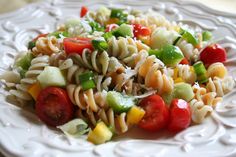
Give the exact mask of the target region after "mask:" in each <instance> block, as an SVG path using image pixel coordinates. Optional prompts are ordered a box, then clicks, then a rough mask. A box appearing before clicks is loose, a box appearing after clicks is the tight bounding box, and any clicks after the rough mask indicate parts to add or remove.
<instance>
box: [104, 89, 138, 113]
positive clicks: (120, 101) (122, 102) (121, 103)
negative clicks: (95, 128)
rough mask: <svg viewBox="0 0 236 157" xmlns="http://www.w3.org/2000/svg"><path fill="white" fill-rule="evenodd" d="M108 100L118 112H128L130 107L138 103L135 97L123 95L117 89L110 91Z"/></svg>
mask: <svg viewBox="0 0 236 157" xmlns="http://www.w3.org/2000/svg"><path fill="white" fill-rule="evenodd" d="M106 101H107V104H108V105H109V106H110V107H111V108H112V109H113V110H114V112H116V113H122V112H128V111H129V109H130V108H131V107H132V106H134V105H135V104H136V99H135V98H134V97H132V96H128V95H123V94H121V93H119V92H116V91H110V92H108V93H107V97H106Z"/></svg>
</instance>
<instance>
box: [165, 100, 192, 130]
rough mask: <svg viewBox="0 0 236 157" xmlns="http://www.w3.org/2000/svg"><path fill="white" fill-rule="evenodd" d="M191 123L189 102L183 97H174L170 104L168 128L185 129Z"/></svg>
mask: <svg viewBox="0 0 236 157" xmlns="http://www.w3.org/2000/svg"><path fill="white" fill-rule="evenodd" d="M190 123H191V110H190V106H189V104H188V103H187V102H186V101H185V100H183V99H174V100H172V102H171V105H170V123H169V126H168V130H169V131H172V132H178V131H181V130H183V129H186V128H187V127H188V126H189V125H190Z"/></svg>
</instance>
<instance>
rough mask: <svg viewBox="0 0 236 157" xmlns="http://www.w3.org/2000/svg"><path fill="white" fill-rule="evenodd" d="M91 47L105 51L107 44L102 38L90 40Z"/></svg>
mask: <svg viewBox="0 0 236 157" xmlns="http://www.w3.org/2000/svg"><path fill="white" fill-rule="evenodd" d="M92 44H93V48H94V49H97V50H98V51H106V50H107V49H108V44H107V42H106V41H103V40H92Z"/></svg>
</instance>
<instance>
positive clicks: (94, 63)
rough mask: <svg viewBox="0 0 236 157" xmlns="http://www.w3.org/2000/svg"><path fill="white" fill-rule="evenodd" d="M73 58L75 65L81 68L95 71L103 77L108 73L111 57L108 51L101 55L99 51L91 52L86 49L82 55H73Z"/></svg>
mask: <svg viewBox="0 0 236 157" xmlns="http://www.w3.org/2000/svg"><path fill="white" fill-rule="evenodd" d="M71 57H72V59H73V61H74V63H76V64H78V65H79V66H80V67H84V68H88V69H91V70H94V71H96V72H97V73H102V74H103V75H105V74H106V73H107V69H108V65H109V56H108V54H107V52H106V51H103V52H101V53H100V52H98V51H94V52H91V51H90V50H89V49H84V50H83V52H82V55H79V54H72V55H71Z"/></svg>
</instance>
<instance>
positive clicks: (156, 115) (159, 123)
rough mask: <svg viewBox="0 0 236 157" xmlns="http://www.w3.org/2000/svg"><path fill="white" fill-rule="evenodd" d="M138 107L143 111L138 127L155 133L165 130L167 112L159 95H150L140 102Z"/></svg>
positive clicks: (167, 120) (167, 119)
mask: <svg viewBox="0 0 236 157" xmlns="http://www.w3.org/2000/svg"><path fill="white" fill-rule="evenodd" d="M139 105H140V107H142V108H143V109H144V110H145V115H144V117H143V119H142V120H141V121H140V122H139V124H138V125H139V127H140V128H142V129H144V130H147V131H152V132H156V131H159V130H161V129H163V128H165V127H166V126H167V124H168V122H169V110H168V107H167V106H166V105H165V103H164V101H163V99H162V98H161V97H160V96H159V95H156V94H155V95H151V96H148V97H146V98H144V99H142V100H141V102H140V104H139Z"/></svg>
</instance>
